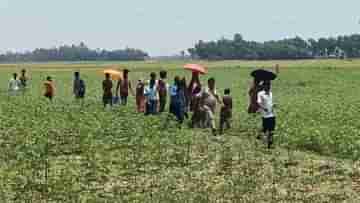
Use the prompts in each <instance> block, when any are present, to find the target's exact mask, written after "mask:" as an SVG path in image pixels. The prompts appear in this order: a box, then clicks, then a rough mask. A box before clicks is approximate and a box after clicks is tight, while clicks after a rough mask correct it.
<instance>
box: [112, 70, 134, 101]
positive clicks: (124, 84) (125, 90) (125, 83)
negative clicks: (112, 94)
mask: <svg viewBox="0 0 360 203" xmlns="http://www.w3.org/2000/svg"><path fill="white" fill-rule="evenodd" d="M129 72H130V71H129V70H128V69H125V70H124V71H123V77H124V78H122V79H120V80H119V81H118V83H117V86H116V94H117V95H119V93H120V101H121V104H122V105H124V106H126V105H127V102H128V96H129V91H130V92H131V94H132V95H134V91H133V89H132V86H131V81H130V80H129Z"/></svg>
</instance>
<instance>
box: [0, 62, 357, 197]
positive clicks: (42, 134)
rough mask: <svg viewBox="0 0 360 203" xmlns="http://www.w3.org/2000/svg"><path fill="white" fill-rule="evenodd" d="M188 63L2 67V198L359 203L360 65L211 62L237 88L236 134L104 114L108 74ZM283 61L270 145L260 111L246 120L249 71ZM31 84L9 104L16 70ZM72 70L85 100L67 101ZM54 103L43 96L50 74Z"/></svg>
mask: <svg viewBox="0 0 360 203" xmlns="http://www.w3.org/2000/svg"><path fill="white" fill-rule="evenodd" d="M184 63H185V62H183V61H174V62H171V61H169V62H158V61H149V62H125V63H121V62H119V63H118V62H113V63H112V62H97V63H91V62H88V63H79V64H64V63H60V62H59V63H51V64H20V65H19V64H17V65H14V64H1V65H0V163H1V164H0V202H104V203H105V202H359V201H360V195H359V194H360V162H359V157H360V108H359V107H360V94H359V87H360V80H359V78H360V60H353V61H350V60H346V61H341V60H308V61H219V62H204V61H198V63H202V64H205V65H206V66H208V67H209V74H208V75H205V76H202V80H203V82H204V83H205V81H206V80H207V79H208V78H209V77H215V78H216V85H217V89H218V91H219V92H222V91H223V90H224V88H231V90H232V95H233V97H234V103H235V108H234V112H233V114H234V121H233V128H232V129H231V130H229V131H227V132H226V133H225V134H224V135H222V136H217V137H214V136H212V135H211V133H210V131H208V130H190V129H188V128H187V126H184V127H183V128H182V129H179V128H178V126H177V124H176V123H175V121H173V119H170V120H169V119H167V115H161V116H157V117H145V116H143V115H141V114H137V113H136V111H135V101H134V98H130V104H129V106H128V107H120V106H115V107H113V108H112V109H110V108H108V109H104V108H103V106H102V103H101V97H102V93H101V82H102V79H103V75H102V74H101V70H102V69H103V68H105V67H110V66H111V65H112V64H119V67H127V68H130V69H131V70H132V72H131V73H130V77H131V79H132V80H133V82H134V83H135V81H136V80H137V79H139V78H146V79H147V78H148V76H149V74H150V72H151V71H156V72H158V71H159V70H160V69H166V70H168V71H169V81H172V78H173V77H174V76H175V75H180V76H186V77H187V79H188V80H189V79H190V76H191V75H190V73H189V72H187V71H184V70H182V68H181V66H182V64H184ZM274 64H280V67H281V68H280V74H279V77H278V79H277V80H276V81H274V82H273V95H274V100H275V102H276V103H277V104H278V107H277V109H276V114H277V130H276V134H275V138H274V141H275V149H272V150H268V149H266V145H265V144H264V143H263V142H262V141H259V140H257V139H255V137H256V135H257V133H258V132H259V129H260V125H261V123H260V121H261V120H260V119H261V118H260V115H256V116H254V115H248V114H247V105H248V96H247V91H248V88H249V85H250V83H251V78H250V77H249V74H250V72H251V71H252V70H254V69H255V68H256V67H273V66H274ZM24 67H25V68H26V69H27V70H28V72H29V76H30V77H31V81H30V89H29V90H28V92H27V93H26V94H25V95H18V96H11V97H10V96H8V94H7V92H6V89H7V83H8V80H9V79H10V77H11V74H12V73H13V72H19V70H20V69H21V68H24ZM73 71H80V72H81V75H82V78H83V79H84V80H85V81H86V83H87V96H86V100H85V102H84V103H83V104H80V103H78V102H76V101H75V100H74V98H73V96H72V95H71V92H72V76H73ZM48 75H50V76H52V77H53V78H54V81H55V88H56V96H55V100H54V102H53V103H49V102H48V101H47V100H45V99H44V98H43V97H42V93H43V92H42V91H43V89H42V88H43V87H42V82H43V81H44V79H45V77H46V76H48Z"/></svg>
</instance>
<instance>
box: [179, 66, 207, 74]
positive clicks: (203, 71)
mask: <svg viewBox="0 0 360 203" xmlns="http://www.w3.org/2000/svg"><path fill="white" fill-rule="evenodd" d="M184 68H185V69H186V70H191V71H192V72H198V73H201V74H206V73H207V70H206V68H205V67H204V66H202V65H199V64H186V65H184Z"/></svg>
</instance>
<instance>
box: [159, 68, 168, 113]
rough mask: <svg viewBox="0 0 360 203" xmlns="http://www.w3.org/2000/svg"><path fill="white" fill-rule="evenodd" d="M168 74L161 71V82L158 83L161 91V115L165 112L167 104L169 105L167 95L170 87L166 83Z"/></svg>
mask: <svg viewBox="0 0 360 203" xmlns="http://www.w3.org/2000/svg"><path fill="white" fill-rule="evenodd" d="M166 78H167V72H166V71H164V70H163V71H160V80H159V81H158V89H159V113H162V112H164V111H165V107H166V103H167V95H168V88H169V85H168V84H167V83H166Z"/></svg>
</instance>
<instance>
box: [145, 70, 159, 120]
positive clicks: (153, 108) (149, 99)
mask: <svg viewBox="0 0 360 203" xmlns="http://www.w3.org/2000/svg"><path fill="white" fill-rule="evenodd" d="M144 95H145V97H146V110H145V115H156V114H157V113H158V108H157V105H158V101H159V91H158V87H157V83H156V73H151V74H150V81H149V85H148V86H147V87H146V88H145V90H144Z"/></svg>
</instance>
